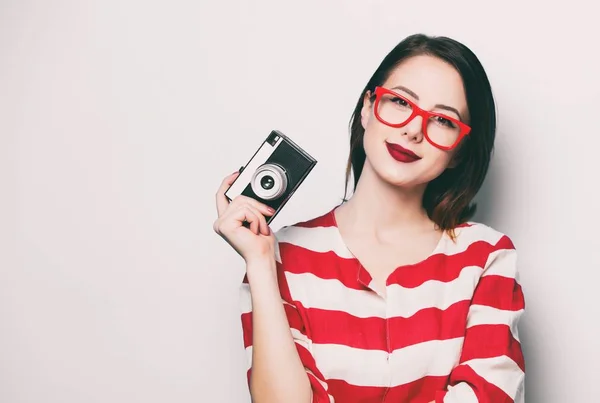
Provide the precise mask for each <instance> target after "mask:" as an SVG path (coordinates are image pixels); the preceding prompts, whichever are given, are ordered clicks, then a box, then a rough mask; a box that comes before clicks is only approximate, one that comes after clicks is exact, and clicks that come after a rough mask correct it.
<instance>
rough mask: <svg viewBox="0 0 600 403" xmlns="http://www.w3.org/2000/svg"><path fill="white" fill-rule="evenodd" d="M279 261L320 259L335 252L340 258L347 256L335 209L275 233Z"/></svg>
mask: <svg viewBox="0 0 600 403" xmlns="http://www.w3.org/2000/svg"><path fill="white" fill-rule="evenodd" d="M275 238H276V239H277V250H278V255H279V256H278V257H279V261H280V262H281V261H282V259H283V260H286V259H287V261H288V262H290V261H295V260H297V259H299V258H306V257H307V256H310V257H311V258H318V257H321V256H323V254H327V252H334V253H335V254H336V255H338V256H340V257H345V256H346V255H347V253H346V251H345V250H344V248H343V247H342V246H343V244H342V243H341V242H340V238H339V233H338V230H337V225H336V223H335V218H334V216H333V209H331V210H328V211H326V212H324V213H322V214H319V215H317V216H313V217H310V218H307V219H304V220H302V221H298V222H295V223H292V224H288V225H285V226H283V227H281V228H280V229H279V230H277V231H276V232H275Z"/></svg>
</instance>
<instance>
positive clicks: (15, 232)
mask: <svg viewBox="0 0 600 403" xmlns="http://www.w3.org/2000/svg"><path fill="white" fill-rule="evenodd" d="M559 4H560V6H559V5H551V4H550V2H547V1H531V2H525V1H519V2H507V1H496V2H493V3H490V2H482V1H453V2H434V1H431V2H421V1H416V2H405V1H403V2H399V1H365V0H361V1H327V2H324V1H316V0H312V1H303V2H283V1H275V0H270V1H265V0H261V1H252V2H250V1H228V2H221V1H210V2H206V1H204V2H201V1H200V2H199V1H175V0H171V1H134V0H119V1H116V0H113V1H92V0H80V1H75V0H73V1H52V2H44V1H32V0H30V1H28V0H21V1H7V0H4V1H1V2H0V57H1V59H0V178H1V179H2V187H1V194H0V196H1V197H0V227H1V228H0V401H1V402H3V403H26V402H27V403H33V402H35V403H38V402H44V403H82V402H86V403H91V402H106V403H108V402H111V403H112V402H145V403H155V402H178V403H187V402H190V403H191V402H226V403H229V402H231V403H237V402H249V395H248V391H247V385H246V372H245V367H246V362H245V356H244V351H243V346H242V334H241V324H240V318H239V309H238V293H237V292H238V287H239V284H240V282H241V280H242V276H243V274H244V266H243V262H242V260H241V259H240V258H239V257H238V256H237V255H236V254H235V252H234V251H233V250H232V249H230V248H229V246H228V245H227V244H226V243H225V242H224V241H223V240H221V239H220V238H219V237H218V236H217V235H216V234H214V233H213V230H212V223H213V221H214V219H215V215H216V212H215V206H214V193H215V191H216V189H217V187H218V185H219V183H220V181H221V179H222V177H224V176H225V175H227V174H229V173H231V172H233V171H234V170H236V169H237V168H239V167H240V166H241V165H242V164H244V163H245V162H246V160H247V158H248V157H249V156H250V153H251V152H253V151H254V150H255V149H256V148H257V146H258V145H259V143H260V142H261V141H262V140H263V139H264V137H265V136H266V134H267V133H268V132H269V131H270V130H271V129H273V128H277V129H280V130H282V131H283V132H284V133H287V134H288V135H290V136H291V137H292V138H293V139H294V140H295V141H297V142H298V143H299V144H300V145H301V146H302V147H304V148H305V149H306V150H307V151H309V152H310V153H311V154H313V155H314V156H315V157H316V158H317V159H318V161H319V162H318V164H317V167H316V168H315V169H314V171H313V173H311V175H310V176H309V178H308V179H307V180H306V182H305V183H304V184H303V185H302V186H301V188H300V189H299V190H298V192H297V193H296V194H295V195H294V197H293V199H292V200H291V201H290V202H289V203H288V205H287V206H286V208H285V209H284V211H283V212H282V213H281V214H280V215H279V216H278V217H277V219H276V220H275V222H274V223H273V228H274V229H278V228H280V227H281V226H283V225H286V224H290V223H293V222H296V221H298V220H302V219H306V218H310V217H313V216H315V215H317V214H320V213H322V212H324V211H326V210H327V209H329V208H331V207H332V206H333V205H334V204H336V203H338V202H339V201H340V198H341V197H342V192H343V186H344V170H345V163H346V158H347V151H348V131H347V125H348V119H349V118H350V114H351V112H352V109H353V107H354V105H355V102H356V101H357V99H358V96H359V94H360V91H361V89H362V88H363V86H364V85H365V84H366V82H367V80H368V79H369V77H370V75H371V74H372V72H373V71H374V70H375V68H376V67H377V66H378V64H379V63H380V61H381V59H382V58H383V57H384V56H385V54H386V53H387V52H388V51H389V50H391V48H392V47H393V46H395V45H396V43H397V42H398V41H400V40H401V39H403V38H404V37H405V36H407V35H410V34H412V33H415V32H423V33H427V34H434V35H447V36H451V37H453V38H455V39H458V40H460V41H462V42H464V43H465V44H466V45H467V46H469V47H470V48H471V49H472V50H473V51H474V52H475V53H476V54H477V55H478V56H479V58H480V59H481V61H482V63H483V64H484V66H485V68H486V70H487V72H488V74H489V78H490V80H491V82H492V86H493V89H494V92H495V96H496V100H497V103H498V112H499V127H498V135H497V143H496V152H495V155H494V159H493V163H492V167H491V170H490V173H489V176H488V178H487V180H486V183H485V186H484V188H483V189H482V191H481V193H480V195H479V196H478V199H479V200H480V206H479V212H478V215H477V217H476V219H477V220H480V221H483V222H485V223H487V224H489V225H492V226H494V227H496V228H497V229H499V230H501V231H503V232H505V233H507V234H508V235H510V236H511V237H512V238H513V240H514V241H515V244H516V246H517V249H518V250H519V264H520V271H521V281H522V284H523V289H524V291H525V297H526V303H527V313H526V315H525V317H524V319H523V322H522V326H521V335H522V340H523V346H524V351H525V357H526V365H527V376H526V378H527V382H526V397H527V399H526V401H527V402H528V403H538V402H539V403H570V402H591V401H595V400H594V399H596V397H597V395H598V393H597V385H598V379H599V377H600V343H599V342H598V339H599V338H600V323H599V319H600V308H599V305H600V304H598V301H597V299H598V291H597V290H598V282H599V280H600V275H599V272H600V257H599V256H600V255H599V250H600V240H599V236H598V230H599V228H600V218H599V217H600V215H599V214H598V207H599V206H600V203H599V202H598V197H599V194H598V193H599V192H598V190H597V186H594V184H597V183H598V173H599V172H600V169H599V168H598V160H599V159H598V153H599V151H598V150H599V147H600V131H599V128H600V121H599V120H598V113H599V112H600V79H599V78H598V72H599V71H600V62H599V59H598V56H597V53H596V49H597V46H598V44H597V41H598V39H599V38H600V29H599V27H598V23H597V19H596V15H597V14H596V13H595V12H593V10H592V9H591V8H590V7H592V6H587V5H586V4H587V2H584V1H581V0H577V1H569V2H566V3H565V2H560V3H559ZM591 4H593V3H591Z"/></svg>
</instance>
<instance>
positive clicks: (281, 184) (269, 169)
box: [250, 163, 288, 200]
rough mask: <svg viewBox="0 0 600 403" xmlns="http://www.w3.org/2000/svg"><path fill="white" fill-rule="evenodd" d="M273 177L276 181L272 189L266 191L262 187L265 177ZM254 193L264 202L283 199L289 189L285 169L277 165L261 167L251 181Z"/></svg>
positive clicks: (270, 164)
mask: <svg viewBox="0 0 600 403" xmlns="http://www.w3.org/2000/svg"><path fill="white" fill-rule="evenodd" d="M267 175H269V176H271V177H272V178H273V180H274V182H275V183H274V185H273V188H272V189H265V188H263V187H262V185H261V183H260V182H261V180H262V179H263V178H264V177H265V176H267ZM250 186H251V187H252V191H253V192H254V193H255V194H256V195H257V196H258V197H260V198H261V199H263V200H274V199H277V198H278V197H281V195H283V194H284V193H285V191H286V190H287V188H288V177H287V173H286V172H285V169H283V168H282V167H281V166H279V165H277V164H272V163H269V164H264V165H261V166H260V167H259V168H258V169H257V170H256V171H255V172H254V175H252V179H251V180H250Z"/></svg>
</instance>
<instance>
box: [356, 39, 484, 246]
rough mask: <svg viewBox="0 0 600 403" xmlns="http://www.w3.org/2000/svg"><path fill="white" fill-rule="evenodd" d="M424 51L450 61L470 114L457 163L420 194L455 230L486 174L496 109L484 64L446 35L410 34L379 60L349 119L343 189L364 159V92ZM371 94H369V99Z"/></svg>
mask: <svg viewBox="0 0 600 403" xmlns="http://www.w3.org/2000/svg"><path fill="white" fill-rule="evenodd" d="M418 55H429V56H434V57H437V58H439V59H441V60H443V61H445V62H447V63H449V64H450V65H451V66H453V67H454V68H455V69H456V70H457V71H458V73H459V74H460V76H461V77H462V81H463V84H464V89H465V93H466V97H467V107H468V109H469V115H470V126H471V133H469V135H468V136H465V138H464V139H463V140H462V141H461V143H460V144H459V146H458V149H457V150H456V155H455V157H454V159H455V161H456V162H457V165H456V166H454V167H453V168H448V169H446V170H445V171H444V172H443V173H442V174H441V175H440V176H438V177H437V178H435V179H434V180H432V181H431V182H430V183H429V184H428V185H427V188H426V190H425V194H424V196H423V207H424V208H425V210H426V211H427V214H428V216H429V218H430V219H431V220H433V221H434V222H435V224H436V225H437V226H438V227H439V228H440V229H442V230H445V231H450V233H451V235H454V231H453V230H454V228H456V227H457V226H458V225H460V224H463V223H464V222H466V221H468V220H469V219H471V217H472V216H473V214H474V213H475V208H476V206H475V204H474V203H472V200H473V198H474V197H475V195H476V194H477V192H478V191H479V189H480V187H481V185H482V184H483V180H484V179H485V175H486V173H487V170H488V167H489V163H490V158H491V154H492V150H493V146H494V137H495V133H496V110H495V107H496V105H495V102H494V97H493V95H492V89H491V87H490V83H489V81H488V78H487V75H486V73H485V71H484V69H483V66H482V65H481V63H480V62H479V60H478V59H477V57H476V56H475V54H474V53H473V52H472V51H471V50H470V49H469V48H467V47H466V46H465V45H463V44H461V43H459V42H457V41H455V40H453V39H450V38H447V37H435V36H434V37H432V36H427V35H424V34H415V35H411V36H409V37H407V38H406V39H404V40H403V41H402V42H400V43H399V44H398V45H396V47H395V48H394V49H392V50H391V52H390V53H388V55H387V56H386V57H385V58H384V59H383V61H382V62H381V64H380V65H379V67H378V68H377V70H376V71H375V73H374V74H373V76H372V77H371V79H370V80H369V82H368V83H367V85H366V86H365V88H364V89H363V91H362V93H361V94H360V97H359V98H358V102H357V104H356V108H354V112H353V113H352V117H351V119H350V125H349V126H350V155H349V157H348V166H347V168H346V188H345V194H347V193H348V182H349V180H350V171H351V170H352V173H353V174H354V186H355V187H356V185H357V183H358V180H359V178H360V174H361V172H362V169H363V166H364V163H365V157H366V155H365V149H364V147H363V136H364V133H365V130H364V128H363V126H362V123H361V110H362V108H363V103H364V97H365V94H366V93H367V91H370V92H371V94H372V93H373V92H374V91H375V87H376V86H379V85H383V83H384V82H385V81H386V80H387V78H388V77H389V75H390V74H391V73H392V71H393V70H394V69H395V67H397V66H398V65H399V64H400V63H401V62H402V61H404V60H406V59H407V58H409V57H412V56H418ZM372 99H374V98H372Z"/></svg>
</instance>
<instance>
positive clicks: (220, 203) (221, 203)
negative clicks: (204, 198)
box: [216, 171, 240, 216]
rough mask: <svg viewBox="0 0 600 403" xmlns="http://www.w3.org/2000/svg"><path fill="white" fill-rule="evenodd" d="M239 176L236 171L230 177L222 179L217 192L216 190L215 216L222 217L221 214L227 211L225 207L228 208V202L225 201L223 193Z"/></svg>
mask: <svg viewBox="0 0 600 403" xmlns="http://www.w3.org/2000/svg"><path fill="white" fill-rule="evenodd" d="M239 174H240V173H239V171H236V172H234V173H232V174H231V175H229V176H226V177H225V178H224V179H223V181H222V182H221V185H220V186H219V190H217V194H216V202H217V214H218V215H219V216H221V215H223V213H224V212H225V210H226V209H227V206H229V200H227V196H225V192H226V191H227V189H228V188H229V186H231V184H232V183H233V181H235V179H236V178H237V177H238V175H239Z"/></svg>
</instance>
